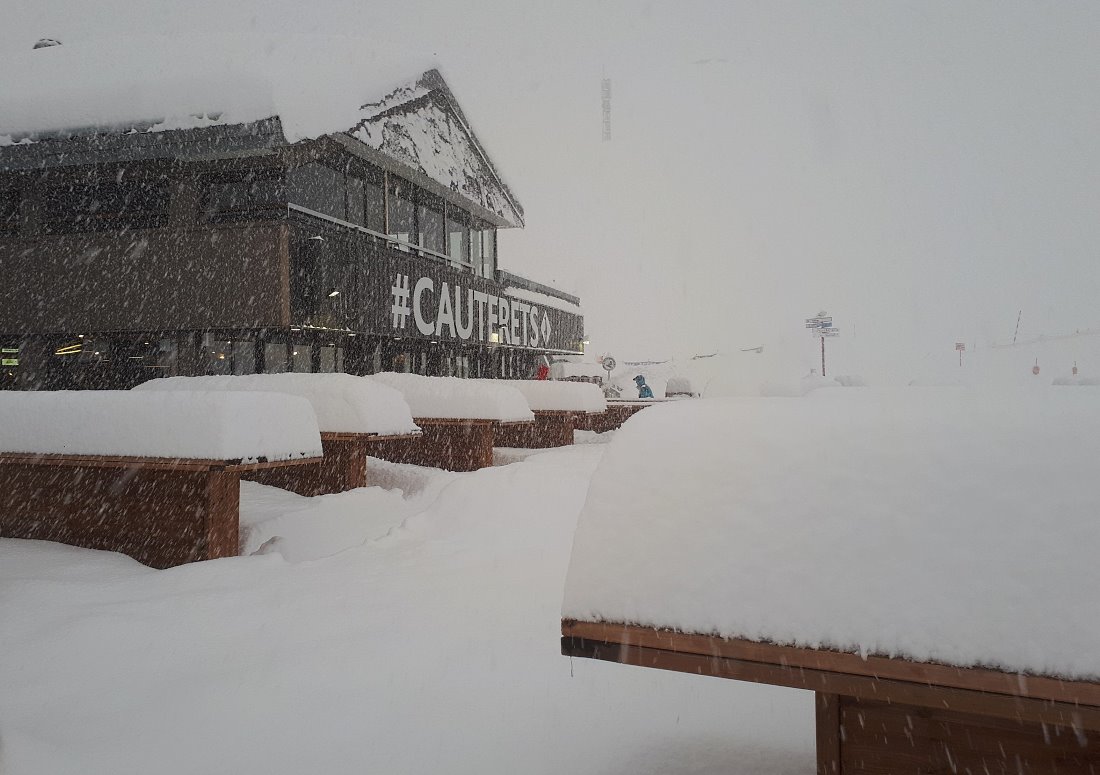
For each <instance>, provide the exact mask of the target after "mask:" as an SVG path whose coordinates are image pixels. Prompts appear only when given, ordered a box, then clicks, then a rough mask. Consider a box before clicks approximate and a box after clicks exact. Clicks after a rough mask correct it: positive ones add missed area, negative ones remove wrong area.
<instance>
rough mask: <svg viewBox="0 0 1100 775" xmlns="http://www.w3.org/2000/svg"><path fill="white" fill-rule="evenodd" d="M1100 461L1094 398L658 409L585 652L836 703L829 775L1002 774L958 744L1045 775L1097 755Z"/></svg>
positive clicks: (612, 491)
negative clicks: (874, 767) (872, 770)
mask: <svg viewBox="0 0 1100 775" xmlns="http://www.w3.org/2000/svg"><path fill="white" fill-rule="evenodd" d="M1098 459H1100V403H1098V402H1097V401H1095V398H1094V397H1093V396H1091V395H1090V394H1088V391H1067V390H1060V389H1058V388H1048V389H1044V390H1041V391H1035V390H1031V391H1025V392H1002V393H993V392H979V391H968V390H964V389H951V388H947V389H919V388H908V389H898V390H885V391H874V390H869V389H860V390H844V391H840V390H836V391H819V392H815V393H813V394H811V395H810V396H808V397H806V398H794V399H791V398H774V399H743V400H739V399H726V400H701V401H691V402H677V403H670V404H666V405H663V406H659V407H655V408H653V409H651V410H650V411H647V412H646V413H644V414H643V415H640V416H639V417H637V418H636V419H634V420H632V421H631V422H630V423H628V424H627V425H625V426H624V427H623V428H622V429H621V430H620V431H619V433H618V434H617V437H616V439H615V440H614V441H613V443H612V444H611V445H610V448H609V449H608V450H607V452H606V454H605V457H604V459H603V461H602V463H601V465H600V468H599V469H598V470H597V472H596V474H595V476H594V477H593V480H592V484H591V487H590V489H589V492H588V499H587V501H586V504H585V507H584V510H583V511H582V514H581V516H580V520H579V524H578V528H577V533H576V537H575V542H574V547H573V554H572V559H571V565H570V569H569V574H568V579H567V582H566V589H565V599H564V604H563V612H562V615H563V636H564V638H563V649H564V651H565V652H566V653H569V654H573V655H580V656H594V657H597V658H602V659H611V660H613V661H621V662H626V663H631V664H646V665H650V666H655V667H664V668H667V669H673V670H684V671H688V672H700V673H703V674H707V675H719V676H724V677H729V678H743V679H746V680H752V681H759V682H766V683H775V684H779V685H784V686H796V687H800V688H808V689H813V690H815V691H817V692H818V693H819V697H818V710H819V713H818V740H819V757H821V766H825V767H829V768H832V767H834V763H835V766H836V767H839V769H828V770H827V771H829V772H841V773H845V772H855V771H859V770H858V767H857V766H856V764H855V763H854V761H855V758H859V757H862V759H863V760H865V761H871V760H874V761H879V762H894V761H895V760H894V759H893V758H891V757H895V756H902V755H909V756H916V757H918V759H920V761H922V762H924V764H926V765H928V766H939V765H940V764H942V761H943V757H944V756H949V757H950V756H953V757H954V764H953V765H952V766H960V767H962V766H974V767H976V768H977V769H974V770H973V771H982V770H981V769H980V767H981V764H980V762H979V763H977V764H975V763H974V761H973V757H972V756H971V753H972V752H968V750H965V749H966V745H965V744H960V745H959V746H957V747H951V749H950V751H949V752H948V753H947V754H944V752H943V746H942V745H940V747H939V748H937V745H938V743H937V742H936V740H937V738H936V735H937V734H939V733H937V732H936V730H940V732H943V730H948V732H949V733H952V734H955V736H956V738H957V739H963V737H965V736H969V739H972V740H975V741H977V740H979V739H980V740H982V744H983V745H985V744H988V745H993V746H996V745H1002V746H1008V749H1010V750H1016V751H1019V750H1023V751H1024V754H1022V755H1024V758H1025V759H1027V760H1028V761H1032V762H1037V764H1035V765H1034V766H1035V767H1037V768H1038V769H1036V770H1035V771H1049V770H1050V766H1051V765H1050V760H1048V759H1045V758H1043V757H1044V756H1050V755H1053V753H1052V752H1054V751H1060V753H1059V755H1063V754H1064V755H1069V756H1071V757H1072V756H1079V755H1080V756H1086V758H1088V757H1091V758H1088V761H1089V762H1092V763H1096V761H1098V760H1100V753H1098V749H1097V745H1096V742H1095V740H1096V739H1097V737H1098V736H1100V682H1098V681H1100V648H1098V647H1100V619H1098V618H1097V617H1095V616H1092V615H1090V614H1089V613H1088V612H1090V611H1092V610H1093V608H1094V605H1095V604H1094V598H1095V590H1096V589H1098V588H1100V566H1098V565H1097V563H1096V562H1095V558H1096V556H1097V554H1098V552H1100V521H1098V520H1097V519H1096V514H1098V513H1100V487H1098V486H1097V485H1096V481H1095V478H1096V474H1095V466H1096V461H1097V460H1098ZM882 703H889V705H883V704H882ZM906 714H908V715H909V716H910V717H912V718H920V719H922V722H921V725H918V727H919V728H914V727H912V725H909V726H908V727H906V723H905V716H906ZM989 719H996V720H997V721H996V722H991V721H989ZM1006 720H1007V721H1008V722H1009V723H1008V724H1007V727H1006V726H1005V724H1004V722H1005V721H1006ZM857 721H862V722H863V723H857ZM1044 724H1046V725H1047V727H1046V728H1045V729H1044V728H1043V725H1044ZM903 727H905V728H906V729H907V730H908V731H904V730H903ZM842 728H843V730H844V731H843V732H842V731H841V729H842ZM991 730H992V731H991ZM845 735H847V737H845ZM1059 735H1062V737H1061V738H1059V737H1058V736H1059ZM1044 736H1045V738H1046V739H1045V741H1044ZM1052 736H1053V738H1055V743H1051V742H1050V738H1051V737H1052ZM1081 741H1084V742H1081ZM1063 743H1064V744H1065V745H1062V744H1063ZM975 746H977V743H975ZM1012 746H1016V748H1012ZM1021 746H1022V748H1021ZM1067 746H1068V748H1069V749H1073V750H1071V751H1070V753H1068V754H1067V753H1066V751H1065V750H1063V749H1066V748H1067ZM902 748H905V749H906V750H905V751H902V750H901V749H902ZM993 750H994V751H995V750H996V748H995V747H994V749H993ZM1002 750H1005V749H1002ZM987 753H988V751H987ZM876 757H877V758H876ZM968 757H970V758H968ZM1028 757H1030V758H1028ZM993 758H996V757H995V756H994V757H993ZM991 760H992V759H991ZM960 761H963V762H964V763H965V765H960V764H959V762H960ZM895 764H896V762H895ZM883 766H886V767H887V769H886V770H883V771H893V772H897V771H902V770H901V769H897V768H895V769H890V767H892V766H894V765H890V764H884V765H883ZM943 766H947V765H943ZM905 771H907V770H905ZM958 771H960V772H961V771H965V769H959V770H958ZM1059 771H1061V770H1059ZM1074 771H1076V770H1074Z"/></svg>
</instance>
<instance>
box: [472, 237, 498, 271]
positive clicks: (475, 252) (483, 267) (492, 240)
mask: <svg viewBox="0 0 1100 775" xmlns="http://www.w3.org/2000/svg"><path fill="white" fill-rule="evenodd" d="M496 241H497V230H496V229H495V228H493V227H492V226H488V225H486V224H479V225H478V227H477V228H474V229H471V230H470V260H471V261H472V262H473V265H474V274H476V275H477V276H478V277H487V278H489V279H493V277H494V276H495V274H496Z"/></svg>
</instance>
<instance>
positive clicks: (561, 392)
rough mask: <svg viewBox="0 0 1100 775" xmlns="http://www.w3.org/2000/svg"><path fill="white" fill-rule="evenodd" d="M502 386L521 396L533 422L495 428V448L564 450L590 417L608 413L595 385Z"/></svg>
mask: <svg viewBox="0 0 1100 775" xmlns="http://www.w3.org/2000/svg"><path fill="white" fill-rule="evenodd" d="M494 382H498V383H499V382H501V381H499V380H497V381H494ZM502 384H506V385H510V386H511V387H514V388H515V389H516V390H518V391H519V392H520V393H522V394H523V397H524V399H526V401H527V404H528V406H530V407H531V411H532V412H533V413H534V415H535V422H534V424H532V425H526V424H525V425H518V426H516V425H512V426H500V427H498V428H497V429H496V434H495V439H494V442H493V443H494V444H495V445H496V446H498V447H523V448H527V449H541V448H545V447H563V446H566V445H569V444H572V443H573V431H574V429H576V428H577V427H578V425H580V426H583V425H584V424H585V423H586V422H587V420H588V417H589V416H595V415H599V414H602V413H603V412H605V411H607V401H606V400H605V399H604V395H603V391H602V390H600V389H599V388H598V387H597V386H596V385H592V384H588V383H584V382H563V381H555V380H507V381H504V382H503V383H502Z"/></svg>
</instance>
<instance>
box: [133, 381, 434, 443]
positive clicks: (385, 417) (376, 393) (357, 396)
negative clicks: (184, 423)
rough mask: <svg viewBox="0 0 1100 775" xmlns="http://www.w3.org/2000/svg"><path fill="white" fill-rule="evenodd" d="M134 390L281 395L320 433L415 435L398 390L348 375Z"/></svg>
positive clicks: (149, 385)
mask: <svg viewBox="0 0 1100 775" xmlns="http://www.w3.org/2000/svg"><path fill="white" fill-rule="evenodd" d="M134 390H141V391H162V390H170V391H184V390H198V391H205V392H222V391H228V392H240V393H283V394H286V395H293V396H300V397H302V398H304V399H306V400H307V401H309V403H310V405H311V406H312V407H313V411H314V412H315V413H316V414H317V427H318V428H319V429H320V431H321V432H322V433H377V434H380V435H384V436H389V435H400V434H405V433H415V432H416V431H418V430H420V429H419V428H418V427H417V426H416V424H415V423H414V422H413V420H412V414H411V412H410V411H409V405H408V404H407V403H405V399H404V398H403V397H402V396H401V394H400V393H399V392H398V391H396V390H394V389H393V388H391V387H388V386H387V385H383V384H381V383H379V382H374V381H373V380H370V379H363V378H362V377H355V376H352V375H351V374H244V375H240V376H213V377H169V378H167V379H154V380H150V381H149V382H144V383H142V384H141V385H138V386H137V387H136V388H134Z"/></svg>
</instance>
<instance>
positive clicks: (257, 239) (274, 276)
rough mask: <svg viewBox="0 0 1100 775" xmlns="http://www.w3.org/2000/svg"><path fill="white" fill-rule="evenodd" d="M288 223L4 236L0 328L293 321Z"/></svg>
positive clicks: (186, 326)
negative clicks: (283, 261)
mask: <svg viewBox="0 0 1100 775" xmlns="http://www.w3.org/2000/svg"><path fill="white" fill-rule="evenodd" d="M286 229H287V227H286V225H285V224H263V225H249V226H223V227H218V228H166V229H156V230H136V231H132V232H129V233H123V234H118V233H111V234H69V235H59V236H54V237H40V238H35V239H31V240H19V239H14V238H13V239H0V278H2V280H0V333H24V332H53V331H68V332H73V331H109V330H158V329H165V330H172V329H201V328H245V327H259V326H279V325H287V323H288V322H289V299H287V292H286V281H285V278H283V277H282V274H283V273H285V271H286V269H285V264H281V262H280V258H281V256H282V254H283V253H284V252H285V251H286V244H287V242H286Z"/></svg>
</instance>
